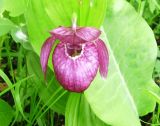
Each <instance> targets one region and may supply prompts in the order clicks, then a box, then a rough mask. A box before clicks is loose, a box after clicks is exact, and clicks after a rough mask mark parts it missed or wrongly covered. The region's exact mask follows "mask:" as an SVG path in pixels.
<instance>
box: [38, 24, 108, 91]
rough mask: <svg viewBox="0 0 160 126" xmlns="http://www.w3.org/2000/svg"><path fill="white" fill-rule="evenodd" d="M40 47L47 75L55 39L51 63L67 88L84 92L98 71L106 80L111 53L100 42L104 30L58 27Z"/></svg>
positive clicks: (43, 67) (57, 76)
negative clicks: (57, 41) (56, 41)
mask: <svg viewBox="0 0 160 126" xmlns="http://www.w3.org/2000/svg"><path fill="white" fill-rule="evenodd" d="M50 34H51V36H50V37H49V38H48V39H47V40H46V41H45V43H44V44H43V46H42V48H41V55H40V60H41V66H42V71H43V73H44V76H46V71H47V64H48V58H49V55H50V52H51V49H52V47H53V45H54V44H55V43H54V42H55V40H59V41H60V42H59V43H58V44H57V45H56V47H55V49H54V52H53V55H52V63H53V66H54V72H55V75H56V78H57V80H58V81H59V82H60V84H61V85H62V86H63V87H64V89H66V90H69V91H72V92H83V91H84V90H86V89H87V88H88V87H89V85H90V84H91V82H92V81H93V79H94V78H95V76H96V74H97V71H98V68H99V71H100V75H101V76H102V77H103V78H105V77H106V76H107V72H108V62H109V57H108V51H107V48H106V46H105V44H104V42H103V41H102V40H101V39H99V36H100V34H101V31H100V30H98V29H96V28H93V27H78V26H76V25H75V24H73V26H72V27H58V28H56V29H54V30H52V31H51V32H50Z"/></svg>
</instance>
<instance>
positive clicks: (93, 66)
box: [52, 43, 99, 92]
mask: <svg viewBox="0 0 160 126" xmlns="http://www.w3.org/2000/svg"><path fill="white" fill-rule="evenodd" d="M52 62H53V65H54V71H55V75H56V78H57V80H58V81H59V82H60V84H61V85H62V86H63V87H64V88H65V89H67V90H69V91H73V92H82V91H84V90H85V89H87V88H88V86H89V85H90V83H91V82H92V80H93V79H94V77H95V76H96V73H97V70H98V66H99V62H98V52H97V47H96V45H95V44H94V43H89V44H85V45H82V51H81V53H80V55H78V56H75V57H71V56H69V54H68V52H67V46H66V44H64V43H60V44H58V45H57V47H56V48H55V50H54V53H53V59H52Z"/></svg>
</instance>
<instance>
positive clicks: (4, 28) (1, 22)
mask: <svg viewBox="0 0 160 126" xmlns="http://www.w3.org/2000/svg"><path fill="white" fill-rule="evenodd" d="M14 27H15V25H14V24H13V23H12V22H11V21H10V20H9V19H7V18H0V36H2V35H4V34H6V33H8V32H9V31H10V30H11V29H12V28H14Z"/></svg>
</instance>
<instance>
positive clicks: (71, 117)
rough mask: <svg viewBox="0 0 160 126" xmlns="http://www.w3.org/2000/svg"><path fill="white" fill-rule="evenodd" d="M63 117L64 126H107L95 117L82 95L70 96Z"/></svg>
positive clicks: (74, 94)
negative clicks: (64, 119)
mask: <svg viewBox="0 0 160 126" xmlns="http://www.w3.org/2000/svg"><path fill="white" fill-rule="evenodd" d="M65 117H66V121H65V125H66V126H108V125H107V124H105V123H104V122H102V121H101V120H100V119H99V118H97V117H96V116H95V114H94V113H93V112H92V110H91V108H90V106H89V104H88V102H87V100H86V98H85V97H84V95H83V94H77V93H71V94H70V96H69V99H68V102H67V106H66V113H65Z"/></svg>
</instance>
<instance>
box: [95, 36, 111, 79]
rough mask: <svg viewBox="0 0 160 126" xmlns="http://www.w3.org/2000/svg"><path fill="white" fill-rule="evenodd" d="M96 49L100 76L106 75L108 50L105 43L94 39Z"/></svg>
mask: <svg viewBox="0 0 160 126" xmlns="http://www.w3.org/2000/svg"><path fill="white" fill-rule="evenodd" d="M96 45H97V50H98V58H99V67H100V68H99V72H100V74H101V76H102V77H104V78H105V77H106V76H107V73H108V64H109V55H108V50H107V47H106V45H105V43H104V42H103V41H102V40H101V39H98V40H97V41H96Z"/></svg>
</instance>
